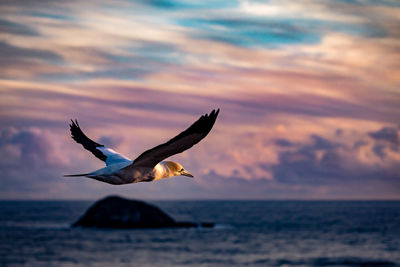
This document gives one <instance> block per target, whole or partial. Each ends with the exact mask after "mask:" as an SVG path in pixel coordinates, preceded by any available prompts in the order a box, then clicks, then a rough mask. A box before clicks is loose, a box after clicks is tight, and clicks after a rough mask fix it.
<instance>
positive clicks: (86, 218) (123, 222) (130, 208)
mask: <svg viewBox="0 0 400 267" xmlns="http://www.w3.org/2000/svg"><path fill="white" fill-rule="evenodd" d="M72 226H73V227H77V226H80V227H96V228H120V229H121V228H122V229H129V228H167V227H213V226H214V224H213V223H194V222H176V221H175V220H174V219H173V218H171V217H170V216H169V215H167V214H166V213H165V212H164V211H162V210H161V209H159V208H158V207H156V206H153V205H150V204H147V203H145V202H143V201H139V200H130V199H124V198H121V197H118V196H110V197H106V198H104V199H101V200H99V201H97V202H96V203H95V204H94V205H93V206H91V207H90V208H89V209H88V210H87V211H86V213H85V214H84V215H83V216H82V217H81V218H80V219H79V220H78V221H77V222H75V223H74V224H73V225H72Z"/></svg>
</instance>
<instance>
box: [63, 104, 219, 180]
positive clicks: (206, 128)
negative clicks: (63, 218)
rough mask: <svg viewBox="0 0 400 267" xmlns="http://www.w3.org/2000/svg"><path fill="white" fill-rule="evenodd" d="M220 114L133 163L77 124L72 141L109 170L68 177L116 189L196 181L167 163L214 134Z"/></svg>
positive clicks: (176, 165) (206, 117)
mask: <svg viewBox="0 0 400 267" xmlns="http://www.w3.org/2000/svg"><path fill="white" fill-rule="evenodd" d="M218 113H219V110H217V111H215V110H213V111H212V112H211V113H210V114H209V115H207V114H206V115H203V116H201V117H200V119H198V120H197V121H196V122H195V123H193V124H192V125H191V126H190V127H189V128H188V129H186V130H185V131H183V132H182V133H180V134H179V135H177V136H176V137H174V138H172V139H171V140H169V141H168V142H166V143H164V144H161V145H159V146H156V147H154V148H152V149H149V150H147V151H145V152H143V153H142V154H141V155H140V156H139V157H137V158H136V159H135V160H131V159H129V158H127V157H125V156H123V155H121V154H119V153H117V152H116V151H114V150H113V149H110V148H106V147H105V146H103V145H100V144H98V143H96V142H94V141H92V140H91V139H89V138H88V137H87V136H86V135H85V134H84V133H83V132H82V130H81V129H80V127H79V124H78V122H77V121H75V122H74V121H72V124H71V125H70V128H71V135H72V138H73V139H74V140H75V141H76V142H78V143H79V144H81V145H83V147H84V148H85V149H87V150H89V151H90V152H92V153H93V154H94V155H95V156H96V157H98V158H99V159H101V160H103V161H104V162H105V163H106V167H104V168H101V169H98V170H96V171H93V172H90V173H85V174H73V175H64V176H66V177H74V176H86V177H88V178H92V179H95V180H98V181H102V182H105V183H109V184H113V185H121V184H131V183H138V182H151V181H157V180H161V179H164V178H169V177H172V176H187V177H193V175H191V174H190V173H189V172H187V171H186V170H185V169H184V168H183V167H182V165H180V164H179V163H176V162H173V161H163V159H165V158H167V157H169V156H172V155H174V154H177V153H181V152H183V151H185V150H186V149H188V148H190V147H192V146H193V145H195V144H197V143H198V142H200V140H202V139H203V138H204V137H206V136H207V134H208V133H209V132H210V131H211V128H212V127H213V125H214V123H215V120H216V119H217V116H218Z"/></svg>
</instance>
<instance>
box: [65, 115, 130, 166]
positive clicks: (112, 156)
mask: <svg viewBox="0 0 400 267" xmlns="http://www.w3.org/2000/svg"><path fill="white" fill-rule="evenodd" d="M69 126H70V130H71V137H72V139H74V140H75V141H76V142H77V143H79V144H81V145H82V146H83V147H84V148H85V149H87V150H89V151H90V152H92V153H93V155H95V156H96V157H97V158H99V159H101V160H102V161H104V162H105V163H106V165H107V166H108V165H111V164H115V163H120V162H127V161H131V160H130V159H128V158H127V157H125V156H123V155H121V154H119V153H117V152H115V151H114V150H112V149H110V148H107V147H105V146H104V145H101V144H98V143H96V142H95V141H93V140H91V139H90V138H89V137H87V136H86V135H85V134H84V133H83V132H82V130H81V128H80V127H79V124H78V121H77V120H75V121H73V120H71V124H70V125H69Z"/></svg>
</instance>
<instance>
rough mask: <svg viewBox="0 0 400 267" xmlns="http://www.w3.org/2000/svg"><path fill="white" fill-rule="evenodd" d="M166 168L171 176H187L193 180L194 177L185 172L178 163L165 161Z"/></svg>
mask: <svg viewBox="0 0 400 267" xmlns="http://www.w3.org/2000/svg"><path fill="white" fill-rule="evenodd" d="M165 164H166V165H167V168H168V170H169V172H170V175H171V176H180V175H181V176H187V177H191V178H193V177H194V176H193V175H191V174H190V173H189V172H188V171H186V170H185V169H184V168H183V166H182V165H181V164H179V163H176V162H173V161H165Z"/></svg>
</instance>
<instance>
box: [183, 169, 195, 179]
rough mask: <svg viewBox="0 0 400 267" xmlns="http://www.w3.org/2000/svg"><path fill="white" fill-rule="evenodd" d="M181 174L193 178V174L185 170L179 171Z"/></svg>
mask: <svg viewBox="0 0 400 267" xmlns="http://www.w3.org/2000/svg"><path fill="white" fill-rule="evenodd" d="M181 175H183V176H187V177H191V178H193V177H194V176H193V175H191V174H190V173H188V172H187V171H183V172H181Z"/></svg>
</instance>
